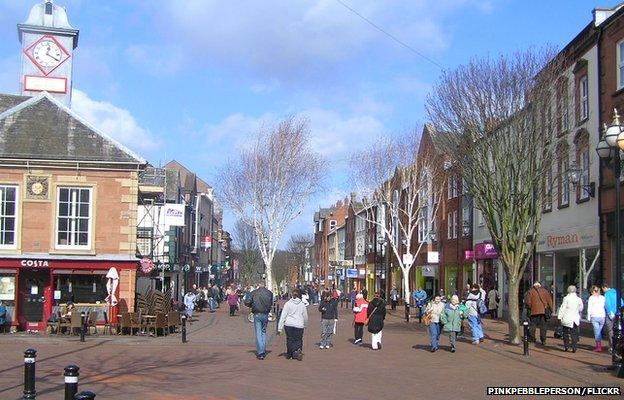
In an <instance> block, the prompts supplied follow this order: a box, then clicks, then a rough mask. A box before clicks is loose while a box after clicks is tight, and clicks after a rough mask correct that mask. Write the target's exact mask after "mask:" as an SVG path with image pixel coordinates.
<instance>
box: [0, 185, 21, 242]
mask: <svg viewBox="0 0 624 400" xmlns="http://www.w3.org/2000/svg"><path fill="white" fill-rule="evenodd" d="M16 222H17V186H5V185H1V186H0V248H16V246H17V242H16V240H15V239H16V234H15V230H16V227H17V223H16Z"/></svg>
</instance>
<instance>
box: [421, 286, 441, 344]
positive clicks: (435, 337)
mask: <svg viewBox="0 0 624 400" xmlns="http://www.w3.org/2000/svg"><path fill="white" fill-rule="evenodd" d="M443 311H444V303H443V302H442V299H441V298H440V296H436V297H434V298H433V300H431V301H430V302H429V303H427V307H425V315H427V314H429V315H430V316H431V322H430V323H429V336H431V352H432V353H433V352H435V351H436V350H438V345H439V344H440V331H441V327H440V314H442V312H443Z"/></svg>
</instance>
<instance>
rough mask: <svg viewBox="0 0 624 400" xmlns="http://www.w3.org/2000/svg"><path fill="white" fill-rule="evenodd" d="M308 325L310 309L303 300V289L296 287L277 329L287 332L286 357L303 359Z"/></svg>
mask: <svg viewBox="0 0 624 400" xmlns="http://www.w3.org/2000/svg"><path fill="white" fill-rule="evenodd" d="M306 326H308V309H307V308H306V306H305V305H304V304H303V301H302V300H301V291H299V289H295V290H293V292H292V298H291V299H290V300H288V301H287V302H286V304H284V309H283V310H282V315H281V316H280V319H279V322H278V327H277V330H278V332H279V333H280V334H281V333H282V331H285V332H286V359H287V360H290V359H291V358H292V359H296V360H299V361H301V360H303V330H304V329H305V327H306Z"/></svg>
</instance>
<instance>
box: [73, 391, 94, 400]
mask: <svg viewBox="0 0 624 400" xmlns="http://www.w3.org/2000/svg"><path fill="white" fill-rule="evenodd" d="M93 399H95V393H93V392H90V391H88V390H86V391H84V392H80V393H78V394H77V395H76V396H74V400H93Z"/></svg>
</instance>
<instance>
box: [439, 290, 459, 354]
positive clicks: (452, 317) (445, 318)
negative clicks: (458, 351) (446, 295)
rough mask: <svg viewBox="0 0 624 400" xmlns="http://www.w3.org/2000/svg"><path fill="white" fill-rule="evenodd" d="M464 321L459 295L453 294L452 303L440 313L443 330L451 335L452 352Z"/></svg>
mask: <svg viewBox="0 0 624 400" xmlns="http://www.w3.org/2000/svg"><path fill="white" fill-rule="evenodd" d="M461 323H462V312H461V311H460V309H459V296H457V295H453V296H452V297H451V301H450V303H447V304H446V305H445V306H444V310H443V311H442V313H441V314H440V324H442V330H443V331H444V332H447V333H448V335H449V342H450V344H451V353H455V342H456V341H457V334H458V333H459V330H460V327H461Z"/></svg>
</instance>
